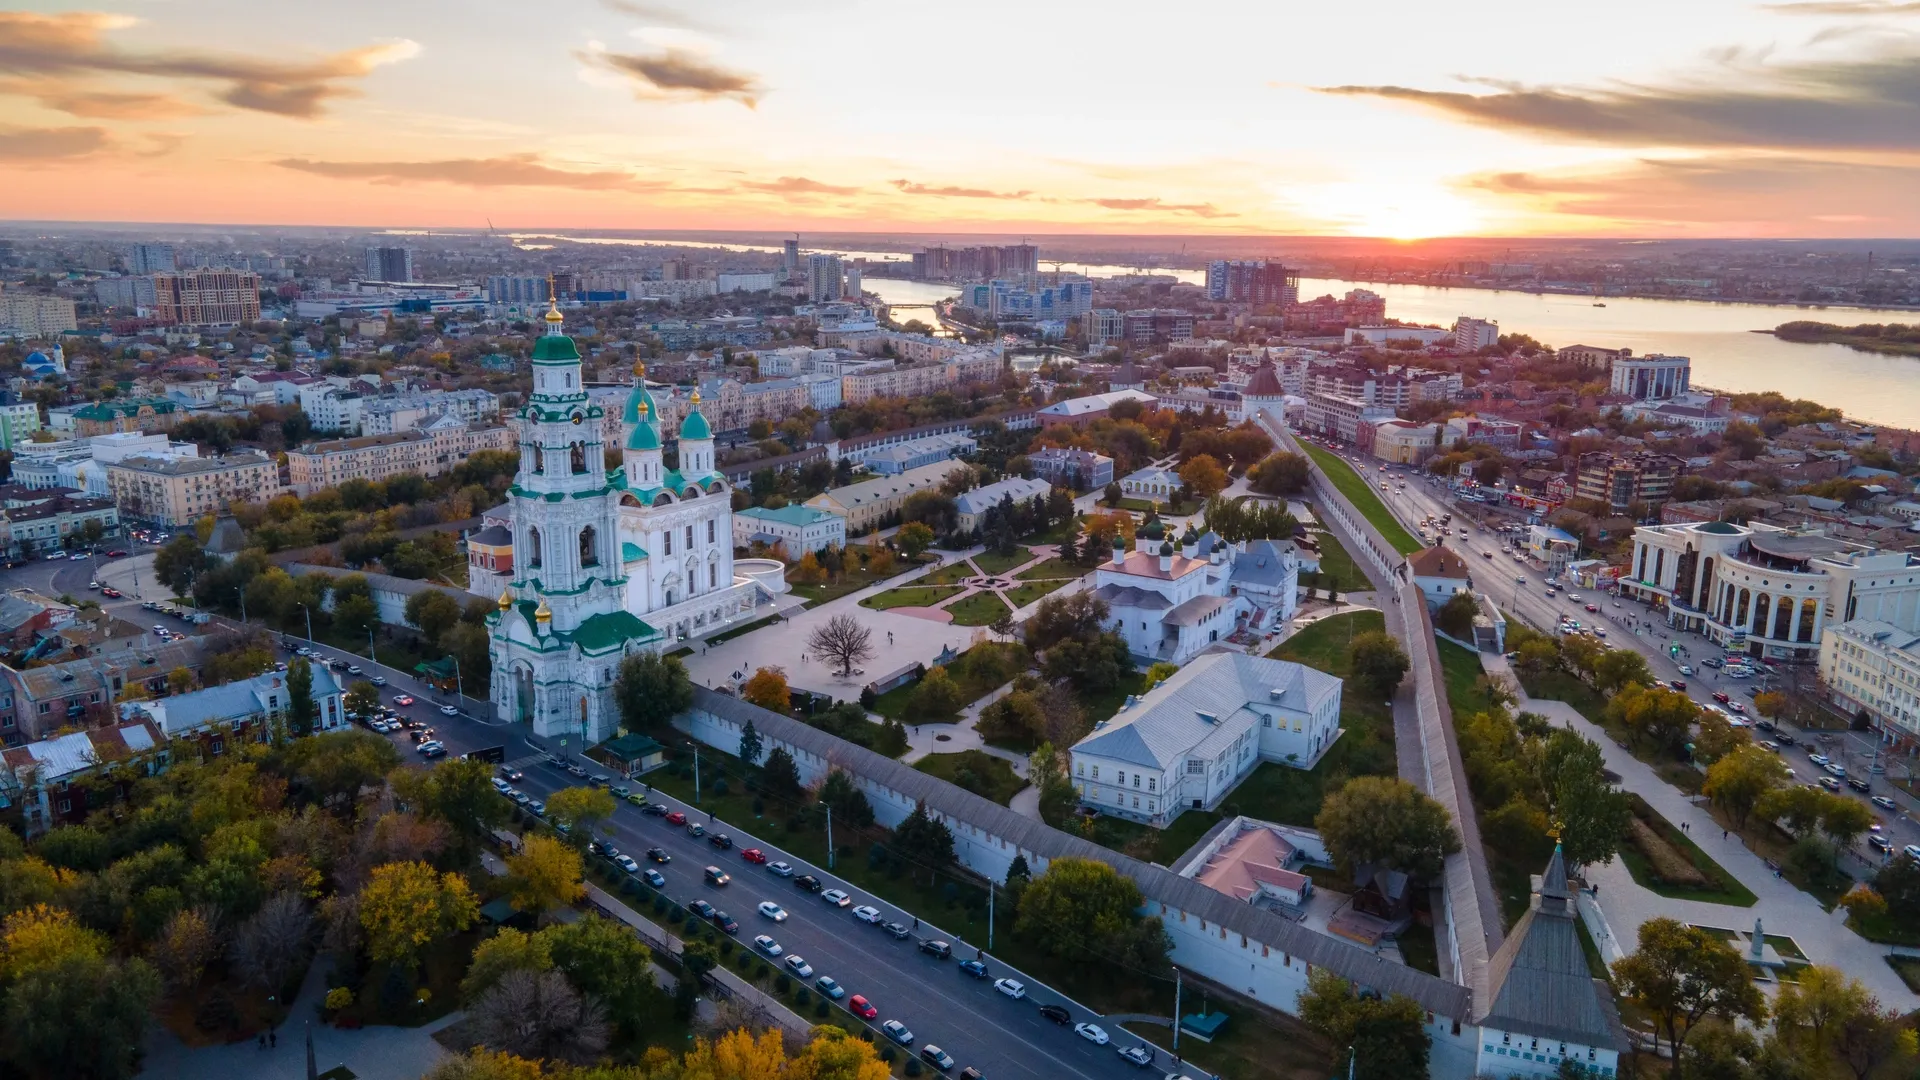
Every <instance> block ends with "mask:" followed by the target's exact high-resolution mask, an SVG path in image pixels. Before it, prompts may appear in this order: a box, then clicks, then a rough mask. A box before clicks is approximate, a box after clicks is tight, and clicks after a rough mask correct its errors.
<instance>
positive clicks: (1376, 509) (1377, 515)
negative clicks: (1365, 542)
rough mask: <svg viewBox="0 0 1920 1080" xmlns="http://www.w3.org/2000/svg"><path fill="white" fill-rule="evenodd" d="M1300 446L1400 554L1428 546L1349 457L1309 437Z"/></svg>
mask: <svg viewBox="0 0 1920 1080" xmlns="http://www.w3.org/2000/svg"><path fill="white" fill-rule="evenodd" d="M1300 448H1301V449H1303V450H1305V451H1306V452H1307V456H1308V457H1310V458H1312V459H1313V462H1314V464H1315V465H1318V466H1319V467H1320V471H1321V472H1323V473H1325V474H1326V476H1327V479H1328V480H1329V481H1331V482H1332V484H1333V486H1334V488H1335V489H1336V490H1337V491H1339V492H1340V494H1342V495H1345V496H1346V497H1347V501H1348V502H1351V503H1352V504H1353V505H1354V508H1355V509H1357V510H1359V511H1360V515H1361V516H1362V517H1364V518H1366V519H1367V521H1368V522H1370V523H1371V524H1372V525H1373V527H1374V528H1375V529H1378V530H1379V531H1380V535H1381V536H1382V537H1383V538H1384V539H1385V540H1386V541H1387V543H1389V544H1392V545H1393V547H1394V549H1395V550H1397V551H1399V552H1400V554H1402V555H1411V554H1413V553H1414V552H1416V551H1419V550H1420V549H1421V548H1422V547H1423V546H1425V545H1423V544H1421V543H1420V540H1419V538H1418V537H1416V536H1414V535H1413V534H1412V533H1410V532H1408V531H1407V529H1406V526H1404V525H1402V524H1400V519H1399V518H1396V517H1394V516H1393V512H1392V511H1390V510H1388V509H1387V504H1386V503H1383V502H1381V501H1380V496H1379V495H1378V494H1376V493H1375V492H1374V490H1373V487H1372V486H1371V485H1369V484H1368V483H1367V481H1366V478H1365V477H1362V476H1361V475H1360V474H1359V473H1357V472H1355V471H1354V470H1353V466H1352V465H1349V464H1347V462H1346V459H1344V458H1342V457H1341V456H1340V455H1338V454H1335V453H1334V452H1333V451H1331V450H1327V449H1324V448H1322V447H1318V446H1315V445H1313V444H1312V443H1310V442H1307V441H1305V440H1301V442H1300Z"/></svg>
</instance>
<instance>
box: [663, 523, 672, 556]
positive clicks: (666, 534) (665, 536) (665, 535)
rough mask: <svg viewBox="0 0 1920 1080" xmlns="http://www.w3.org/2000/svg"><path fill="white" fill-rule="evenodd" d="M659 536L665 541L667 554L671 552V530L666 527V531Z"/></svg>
mask: <svg viewBox="0 0 1920 1080" xmlns="http://www.w3.org/2000/svg"><path fill="white" fill-rule="evenodd" d="M660 536H661V537H662V538H663V539H664V540H666V542H667V550H666V552H665V553H666V554H668V555H671V554H673V530H672V529H668V530H667V531H666V532H663V533H661V534H660Z"/></svg>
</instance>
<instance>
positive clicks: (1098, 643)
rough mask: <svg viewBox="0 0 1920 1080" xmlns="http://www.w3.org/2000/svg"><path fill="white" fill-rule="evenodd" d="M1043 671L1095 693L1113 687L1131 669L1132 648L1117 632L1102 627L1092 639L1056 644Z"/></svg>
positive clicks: (1075, 687)
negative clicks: (1102, 629)
mask: <svg viewBox="0 0 1920 1080" xmlns="http://www.w3.org/2000/svg"><path fill="white" fill-rule="evenodd" d="M1042 670H1043V671H1045V672H1046V675H1047V678H1049V679H1054V680H1061V679H1064V680H1066V681H1068V682H1070V683H1072V684H1073V687H1074V689H1076V690H1079V691H1080V692H1082V693H1095V694H1097V693H1101V692H1103V691H1106V690H1111V689H1113V687H1114V686H1116V685H1118V684H1119V682H1120V678H1121V676H1123V675H1125V674H1127V673H1128V672H1130V671H1132V670H1133V650H1132V649H1130V648H1129V647H1128V646H1127V641H1126V639H1125V638H1123V637H1121V636H1120V635H1119V634H1118V633H1115V632H1114V631H1111V630H1104V631H1101V632H1100V633H1098V634H1095V635H1094V636H1093V637H1091V638H1086V639H1077V638H1076V639H1069V640H1067V641H1061V642H1057V643H1055V644H1054V646H1053V647H1052V648H1051V649H1048V650H1047V656H1046V662H1045V663H1044V664H1043V665H1042Z"/></svg>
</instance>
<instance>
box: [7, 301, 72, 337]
mask: <svg viewBox="0 0 1920 1080" xmlns="http://www.w3.org/2000/svg"><path fill="white" fill-rule="evenodd" d="M78 325H79V324H78V323H76V322H75V321H74V316H73V301H71V300H69V299H67V298H66V297H64V296H42V295H39V294H37V293H5V294H0V332H4V333H7V334H19V335H21V336H22V337H52V336H53V335H55V334H59V333H63V332H65V331H68V330H73V329H76V328H77V327H78Z"/></svg>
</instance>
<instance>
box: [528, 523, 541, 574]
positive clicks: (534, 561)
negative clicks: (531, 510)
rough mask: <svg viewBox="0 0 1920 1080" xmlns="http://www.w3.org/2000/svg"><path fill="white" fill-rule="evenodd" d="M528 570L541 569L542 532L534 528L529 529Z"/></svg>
mask: <svg viewBox="0 0 1920 1080" xmlns="http://www.w3.org/2000/svg"><path fill="white" fill-rule="evenodd" d="M527 568H528V569H530V570H538V569H540V530H539V529H536V528H532V527H528V529H527Z"/></svg>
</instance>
